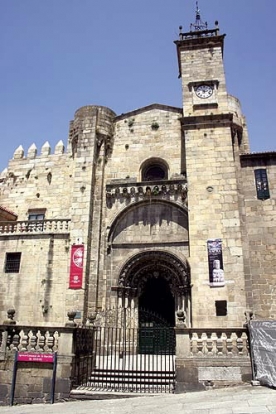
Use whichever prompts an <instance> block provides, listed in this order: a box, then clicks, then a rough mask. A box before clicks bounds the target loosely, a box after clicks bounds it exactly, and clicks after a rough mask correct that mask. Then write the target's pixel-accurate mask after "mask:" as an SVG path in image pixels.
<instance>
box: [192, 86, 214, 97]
mask: <svg viewBox="0 0 276 414" xmlns="http://www.w3.org/2000/svg"><path fill="white" fill-rule="evenodd" d="M195 93H196V96H198V97H199V98H202V99H206V98H210V96H211V95H212V94H213V88H212V86H210V85H199V86H198V87H197V88H196V90H195Z"/></svg>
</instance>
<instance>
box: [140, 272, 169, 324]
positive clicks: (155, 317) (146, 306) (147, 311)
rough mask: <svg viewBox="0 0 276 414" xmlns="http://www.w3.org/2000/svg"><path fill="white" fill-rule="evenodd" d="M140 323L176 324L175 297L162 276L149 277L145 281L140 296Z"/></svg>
mask: <svg viewBox="0 0 276 414" xmlns="http://www.w3.org/2000/svg"><path fill="white" fill-rule="evenodd" d="M139 323H140V325H141V324H142V323H154V324H156V325H161V324H163V325H166V326H174V325H175V299H174V297H173V295H172V292H171V290H170V286H169V283H168V282H167V281H166V280H165V279H164V278H163V277H162V276H159V275H156V277H149V278H148V279H147V281H146V283H145V286H144V290H143V292H141V296H140V297H139Z"/></svg>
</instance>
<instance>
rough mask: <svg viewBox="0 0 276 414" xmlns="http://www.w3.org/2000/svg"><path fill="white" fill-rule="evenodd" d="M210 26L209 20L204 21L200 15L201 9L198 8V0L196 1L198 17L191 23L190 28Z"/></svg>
mask: <svg viewBox="0 0 276 414" xmlns="http://www.w3.org/2000/svg"><path fill="white" fill-rule="evenodd" d="M207 27H208V24H207V22H205V23H203V21H202V20H201V17H200V10H199V8H198V1H197V2H196V19H195V23H194V24H193V23H191V25H190V30H191V31H193V30H206V29H207Z"/></svg>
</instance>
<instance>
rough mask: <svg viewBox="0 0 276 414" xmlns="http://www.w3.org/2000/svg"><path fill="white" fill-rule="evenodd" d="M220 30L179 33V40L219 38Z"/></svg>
mask: <svg viewBox="0 0 276 414" xmlns="http://www.w3.org/2000/svg"><path fill="white" fill-rule="evenodd" d="M218 34H219V29H218V28H217V29H212V30H209V29H206V30H193V31H190V32H186V33H179V40H188V39H197V38H199V37H212V36H218Z"/></svg>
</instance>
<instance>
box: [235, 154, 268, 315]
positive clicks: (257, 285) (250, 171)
mask: <svg viewBox="0 0 276 414" xmlns="http://www.w3.org/2000/svg"><path fill="white" fill-rule="evenodd" d="M241 167H242V168H241V174H242V175H241V183H242V194H243V200H244V207H243V220H244V222H245V225H246V235H245V237H244V250H245V252H246V254H247V256H248V266H247V274H248V286H247V288H248V289H247V296H248V308H249V309H250V310H252V311H253V312H254V314H255V316H256V317H257V318H272V319H275V318H276V271H275V269H276V244H275V234H276V222H275V199H276V192H275V184H276V155H275V153H261V154H248V155H243V156H241ZM258 168H265V169H266V170H267V177H268V183H269V191H270V198H268V199H266V200H259V199H257V192H256V183H255V176H254V170H255V169H258Z"/></svg>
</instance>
